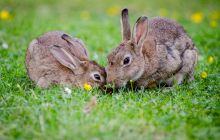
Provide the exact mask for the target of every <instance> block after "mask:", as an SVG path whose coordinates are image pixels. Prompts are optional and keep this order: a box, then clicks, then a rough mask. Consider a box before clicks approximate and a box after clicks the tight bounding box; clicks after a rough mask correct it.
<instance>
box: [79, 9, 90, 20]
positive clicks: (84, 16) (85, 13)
mask: <svg viewBox="0 0 220 140" xmlns="http://www.w3.org/2000/svg"><path fill="white" fill-rule="evenodd" d="M80 17H81V18H82V19H84V20H89V19H90V18H91V15H90V13H89V12H88V11H82V12H81V13H80Z"/></svg>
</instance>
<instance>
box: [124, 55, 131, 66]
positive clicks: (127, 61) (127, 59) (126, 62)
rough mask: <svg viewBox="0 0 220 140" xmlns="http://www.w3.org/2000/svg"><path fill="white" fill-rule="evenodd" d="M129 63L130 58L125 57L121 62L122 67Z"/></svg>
mask: <svg viewBox="0 0 220 140" xmlns="http://www.w3.org/2000/svg"><path fill="white" fill-rule="evenodd" d="M129 62H130V57H126V58H125V59H124V61H123V64H124V65H127V64H128V63H129Z"/></svg>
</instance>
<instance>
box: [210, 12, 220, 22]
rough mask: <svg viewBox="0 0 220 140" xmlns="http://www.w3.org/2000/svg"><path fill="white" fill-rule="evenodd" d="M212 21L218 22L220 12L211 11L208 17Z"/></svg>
mask: <svg viewBox="0 0 220 140" xmlns="http://www.w3.org/2000/svg"><path fill="white" fill-rule="evenodd" d="M210 17H211V19H212V20H218V19H219V18H220V12H219V11H213V12H212V13H211V15H210Z"/></svg>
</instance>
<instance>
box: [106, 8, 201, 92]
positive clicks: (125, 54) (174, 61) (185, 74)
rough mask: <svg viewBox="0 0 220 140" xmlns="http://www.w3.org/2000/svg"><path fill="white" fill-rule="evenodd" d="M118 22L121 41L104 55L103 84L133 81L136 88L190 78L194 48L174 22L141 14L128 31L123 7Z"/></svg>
mask: <svg viewBox="0 0 220 140" xmlns="http://www.w3.org/2000/svg"><path fill="white" fill-rule="evenodd" d="M121 26H122V42H121V43H120V44H119V45H118V47H116V48H115V49H113V50H112V52H111V53H109V55H108V57H107V59H108V64H107V66H106V68H105V69H106V74H107V77H106V82H107V84H114V85H115V87H116V88H120V87H123V86H125V85H126V84H127V83H128V82H129V81H133V83H134V85H135V86H137V87H139V88H149V87H155V86H156V85H158V84H160V83H161V82H162V83H165V84H166V85H168V86H173V85H174V84H181V83H182V82H183V81H184V80H186V81H192V80H193V79H194V68H195V66H196V64H197V59H198V50H197V48H196V46H195V45H194V43H193V41H192V39H191V38H190V37H189V36H188V35H187V33H186V31H185V30H184V28H183V27H182V26H181V25H179V24H178V23H177V22H175V21H173V20H170V19H166V18H160V17H154V18H152V19H148V18H147V17H146V16H141V17H139V18H138V19H137V21H136V23H135V25H134V28H133V32H132V35H131V29H130V23H129V15H128V9H126V8H125V9H123V10H122V11H121Z"/></svg>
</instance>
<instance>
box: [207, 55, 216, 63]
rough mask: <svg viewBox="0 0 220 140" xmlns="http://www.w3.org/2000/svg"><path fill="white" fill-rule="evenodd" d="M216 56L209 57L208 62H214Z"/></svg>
mask: <svg viewBox="0 0 220 140" xmlns="http://www.w3.org/2000/svg"><path fill="white" fill-rule="evenodd" d="M214 60H215V59H214V57H213V56H209V58H208V62H209V64H212V63H213V62H214Z"/></svg>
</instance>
